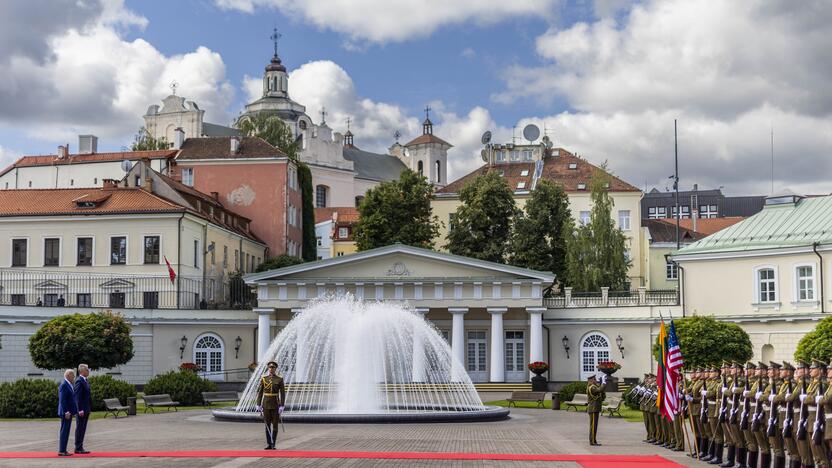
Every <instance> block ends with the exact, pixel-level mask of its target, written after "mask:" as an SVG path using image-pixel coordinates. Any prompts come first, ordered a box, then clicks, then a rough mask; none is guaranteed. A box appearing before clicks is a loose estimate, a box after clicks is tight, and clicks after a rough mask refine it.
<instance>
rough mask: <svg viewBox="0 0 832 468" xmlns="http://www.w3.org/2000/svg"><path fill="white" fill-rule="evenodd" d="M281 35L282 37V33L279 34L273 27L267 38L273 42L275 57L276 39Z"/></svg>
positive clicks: (275, 54)
mask: <svg viewBox="0 0 832 468" xmlns="http://www.w3.org/2000/svg"><path fill="white" fill-rule="evenodd" d="M281 37H283V35H282V34H280V33H279V32H277V28H274V30H273V31H272V35H271V36H269V39H271V40H272V41H273V42H274V56H275V57H277V41H279V40H280V38H281Z"/></svg>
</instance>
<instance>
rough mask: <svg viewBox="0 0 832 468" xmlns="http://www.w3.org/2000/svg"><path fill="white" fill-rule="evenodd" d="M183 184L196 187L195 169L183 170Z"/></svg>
mask: <svg viewBox="0 0 832 468" xmlns="http://www.w3.org/2000/svg"><path fill="white" fill-rule="evenodd" d="M182 183H183V184H185V185H187V186H188V187H193V186H194V168H192V167H183V168H182Z"/></svg>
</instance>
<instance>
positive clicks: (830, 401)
mask: <svg viewBox="0 0 832 468" xmlns="http://www.w3.org/2000/svg"><path fill="white" fill-rule="evenodd" d="M818 404H819V405H823V410H824V412H825V413H826V414H825V417H826V420H825V426H824V432H823V442H824V445H825V446H826V455H827V464H826V466H829V465H830V464H832V463H830V460H829V457H830V456H832V428H830V427H829V426H830V425H832V366H827V367H826V391H825V392H824V394H823V396H822V397H821V399H820V401H819V402H818Z"/></svg>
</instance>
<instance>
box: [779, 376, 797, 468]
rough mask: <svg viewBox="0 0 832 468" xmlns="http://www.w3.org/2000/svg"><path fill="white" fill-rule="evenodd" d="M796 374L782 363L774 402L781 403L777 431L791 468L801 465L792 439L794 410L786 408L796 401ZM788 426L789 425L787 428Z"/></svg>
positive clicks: (795, 444) (793, 434) (795, 443)
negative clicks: (781, 436)
mask: <svg viewBox="0 0 832 468" xmlns="http://www.w3.org/2000/svg"><path fill="white" fill-rule="evenodd" d="M797 372H798V370H797V369H796V368H795V367H794V366H793V365H792V364H791V363H788V362H785V361H784V362H783V370H782V372H781V373H780V377H781V378H782V379H783V383H782V384H781V386H780V391H779V392H778V393H777V399H776V400H775V401H782V404H781V405H780V409H779V412H780V427H779V429H780V431H782V432H781V434H782V435H783V448H784V449H785V451H786V453H788V454H789V466H790V467H791V468H800V465H801V463H800V453H799V452H798V450H797V441H796V440H795V437H794V436H795V431H794V420H793V417H794V410H790V408H789V407H788V405H789V404H794V400H795V399H797V394H798V393H799V390H798V388H797V381H796V376H797ZM781 398H782V400H781ZM790 411H791V412H790ZM790 421H791V422H790ZM789 424H791V425H790V426H789Z"/></svg>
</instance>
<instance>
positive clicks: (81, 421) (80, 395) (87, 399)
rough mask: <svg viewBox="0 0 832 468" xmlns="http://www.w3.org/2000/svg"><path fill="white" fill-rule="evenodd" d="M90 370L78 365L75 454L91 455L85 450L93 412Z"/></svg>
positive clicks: (85, 366) (84, 365) (83, 365)
mask: <svg viewBox="0 0 832 468" xmlns="http://www.w3.org/2000/svg"><path fill="white" fill-rule="evenodd" d="M89 375H90V368H89V366H87V365H86V364H78V378H77V379H75V406H76V407H77V408H78V416H76V417H75V453H81V454H83V453H90V452H89V451H87V450H84V434H86V433H87V421H89V419H90V413H91V412H92V395H90V384H89V382H87V377H88V376H89Z"/></svg>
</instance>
